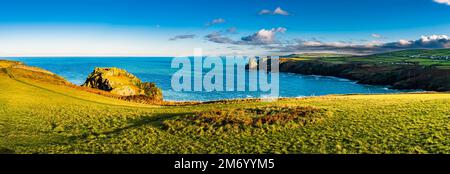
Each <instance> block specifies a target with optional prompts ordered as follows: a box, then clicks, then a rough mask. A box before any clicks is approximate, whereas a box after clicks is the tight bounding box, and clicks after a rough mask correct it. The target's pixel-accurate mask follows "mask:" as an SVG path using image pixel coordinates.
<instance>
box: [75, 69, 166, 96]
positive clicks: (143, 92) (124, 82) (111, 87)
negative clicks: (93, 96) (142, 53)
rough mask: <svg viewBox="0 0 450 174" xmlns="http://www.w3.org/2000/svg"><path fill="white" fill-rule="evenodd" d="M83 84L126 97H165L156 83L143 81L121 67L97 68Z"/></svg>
mask: <svg viewBox="0 0 450 174" xmlns="http://www.w3.org/2000/svg"><path fill="white" fill-rule="evenodd" d="M82 86H86V87H90V88H96V89H100V90H104V91H109V92H111V93H113V94H117V95H120V96H124V97H130V96H145V97H146V98H149V99H151V100H158V101H162V99H163V97H162V92H161V90H160V89H159V88H158V87H157V86H156V85H155V84H154V83H149V82H142V81H141V80H140V79H139V78H137V77H136V76H134V75H133V74H131V73H129V72H127V71H125V70H123V69H119V68H95V69H94V71H93V72H92V73H91V74H89V76H88V77H87V79H86V82H85V83H84V84H83V85H82ZM140 98H142V97H140Z"/></svg>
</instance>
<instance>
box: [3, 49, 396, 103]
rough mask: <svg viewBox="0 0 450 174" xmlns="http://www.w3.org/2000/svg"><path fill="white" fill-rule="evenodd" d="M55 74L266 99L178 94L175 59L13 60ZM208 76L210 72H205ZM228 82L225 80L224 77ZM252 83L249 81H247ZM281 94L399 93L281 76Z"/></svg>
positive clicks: (183, 97) (173, 95)
mask: <svg viewBox="0 0 450 174" xmlns="http://www.w3.org/2000/svg"><path fill="white" fill-rule="evenodd" d="M11 59H13V60H18V61H22V62H24V63H26V64H27V65H30V66H37V67H40V68H44V69H46V70H49V71H52V72H54V73H56V74H58V75H60V76H62V77H64V78H66V79H67V80H69V81H71V82H72V83H75V84H78V85H81V84H83V83H84V81H85V79H86V77H87V76H88V75H89V74H90V73H91V72H92V71H93V69H94V68H95V67H118V68H123V69H125V70H127V71H128V72H130V73H132V74H134V75H136V76H137V77H139V78H140V79H141V80H142V81H147V82H154V83H156V84H157V86H158V87H160V88H162V90H163V95H164V99H165V100H169V101H211V100H222V99H235V98H258V97H261V96H263V95H265V94H266V93H265V92H261V91H242V92H229V91H212V92H205V91H203V92H186V91H174V90H173V89H172V87H171V78H172V75H173V74H174V73H175V72H177V71H178V70H179V69H174V68H171V61H172V58H168V57H167V58H164V57H148V58H141V57H139V58H136V57H134V58H131V57H120V58H117V57H109V58H108V57H101V58H98V57H97V58H94V57H93V58H86V57H82V58H76V57H70V58H62V57H61V58H55V57H52V58H34V57H33V58H11ZM205 72H207V70H206V71H205ZM224 79H225V77H224ZM247 79H248V77H247ZM279 79H280V85H279V89H280V90H279V93H280V96H281V97H306V96H321V95H327V94H354V93H364V94H365V93H367V94H375V93H398V92H403V91H399V90H391V89H388V88H387V87H386V86H373V85H361V84H357V83H356V82H354V81H351V80H347V79H342V78H335V77H325V76H311V75H299V74H291V73H279Z"/></svg>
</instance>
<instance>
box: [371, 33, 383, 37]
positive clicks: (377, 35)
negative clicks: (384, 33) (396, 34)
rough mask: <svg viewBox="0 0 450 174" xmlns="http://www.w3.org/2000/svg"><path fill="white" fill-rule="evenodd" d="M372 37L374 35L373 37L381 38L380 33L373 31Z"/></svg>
mask: <svg viewBox="0 0 450 174" xmlns="http://www.w3.org/2000/svg"><path fill="white" fill-rule="evenodd" d="M372 37H374V38H381V35H380V34H376V33H373V34H372Z"/></svg>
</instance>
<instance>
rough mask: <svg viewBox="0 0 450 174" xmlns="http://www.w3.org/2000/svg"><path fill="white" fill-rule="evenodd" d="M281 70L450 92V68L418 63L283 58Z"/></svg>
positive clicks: (375, 83) (399, 87)
mask: <svg viewBox="0 0 450 174" xmlns="http://www.w3.org/2000/svg"><path fill="white" fill-rule="evenodd" d="M280 72H289V73H298V74H305V75H324V76H335V77H341V78H347V79H351V80H356V81H358V82H359V83H361V84H370V85H390V86H392V87H391V88H393V89H422V90H427V91H450V70H446V69H438V68H434V67H425V66H419V65H377V64H364V63H343V64H333V63H327V62H322V61H293V60H289V59H282V60H281V61H280Z"/></svg>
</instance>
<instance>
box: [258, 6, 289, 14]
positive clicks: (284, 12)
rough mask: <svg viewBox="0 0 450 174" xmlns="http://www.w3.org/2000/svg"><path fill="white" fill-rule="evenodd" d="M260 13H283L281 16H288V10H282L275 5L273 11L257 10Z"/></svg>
mask: <svg viewBox="0 0 450 174" xmlns="http://www.w3.org/2000/svg"><path fill="white" fill-rule="evenodd" d="M259 14H260V15H267V14H272V15H283V16H288V15H289V12H287V11H285V10H283V9H282V8H281V7H277V8H276V9H275V10H274V11H271V10H267V9H264V10H261V11H260V12H259Z"/></svg>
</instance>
